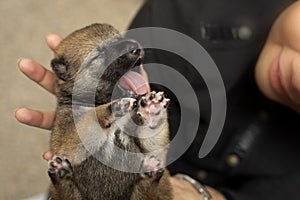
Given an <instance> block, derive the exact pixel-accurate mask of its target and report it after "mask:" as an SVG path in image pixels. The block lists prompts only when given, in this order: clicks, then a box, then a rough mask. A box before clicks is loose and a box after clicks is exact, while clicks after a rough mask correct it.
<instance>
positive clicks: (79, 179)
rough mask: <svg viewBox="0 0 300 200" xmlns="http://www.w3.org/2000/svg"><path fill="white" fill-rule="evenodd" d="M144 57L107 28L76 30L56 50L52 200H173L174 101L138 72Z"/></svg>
mask: <svg viewBox="0 0 300 200" xmlns="http://www.w3.org/2000/svg"><path fill="white" fill-rule="evenodd" d="M143 56H144V51H143V50H142V48H141V47H140V45H139V44H138V43H137V42H136V41H134V40H130V39H126V38H124V37H122V36H121V35H120V34H119V33H118V31H117V30H116V29H114V28H113V27H112V26H110V25H108V24H92V25H90V26H87V27H85V28H82V29H80V30H77V31H75V32H73V33H72V34H70V35H69V36H68V37H66V38H65V39H64V40H63V41H62V42H61V43H60V45H59V46H58V47H57V49H56V50H55V58H54V59H53V60H52V62H51V66H52V69H53V71H54V72H55V74H56V76H57V79H56V94H57V110H56V118H55V122H54V127H53V131H52V134H51V141H50V150H51V151H53V153H54V155H55V156H54V157H53V159H52V160H51V161H50V162H49V170H48V174H49V176H50V179H51V181H52V185H51V197H50V199H52V200H55V199H64V200H68V199H72V200H77V199H78V200H79V199H88V200H90V199H91V200H92V199H97V200H99V199H105V200H118V199H120V200H121V199H122V200H124V199H132V200H138V199H172V192H171V186H170V183H169V181H168V177H169V173H168V171H166V170H164V166H165V164H166V163H165V162H166V153H167V146H168V143H169V128H168V123H167V112H166V108H167V105H168V102H169V99H167V98H165V97H164V95H163V93H162V92H157V93H156V92H149V83H148V82H147V80H146V78H145V77H143V76H142V75H141V74H139V73H138V72H136V71H131V70H132V69H133V68H136V67H139V66H142V64H141V61H142V58H143ZM115 91H119V92H120V93H122V94H126V95H125V96H124V97H122V98H115V96H116V95H115Z"/></svg>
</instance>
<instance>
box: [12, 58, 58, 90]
mask: <svg viewBox="0 0 300 200" xmlns="http://www.w3.org/2000/svg"><path fill="white" fill-rule="evenodd" d="M18 65H19V69H20V71H21V72H23V74H25V75H26V76H27V77H28V78H30V79H31V80H33V81H34V82H36V83H37V84H39V85H40V86H41V87H43V88H45V89H46V90H47V91H49V92H51V93H52V94H55V90H54V82H55V76H54V74H53V72H51V71H49V70H47V69H46V68H45V67H43V66H42V65H40V64H38V63H36V62H34V61H32V60H30V59H26V58H22V59H20V60H19V61H18Z"/></svg>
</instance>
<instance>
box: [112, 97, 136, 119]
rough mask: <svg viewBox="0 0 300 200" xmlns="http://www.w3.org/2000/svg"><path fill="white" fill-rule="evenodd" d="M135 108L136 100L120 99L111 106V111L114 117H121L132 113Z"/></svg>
mask: <svg viewBox="0 0 300 200" xmlns="http://www.w3.org/2000/svg"><path fill="white" fill-rule="evenodd" d="M136 106H137V102H136V99H133V98H122V99H119V100H117V101H115V102H113V103H112V104H111V109H112V112H113V114H114V116H115V117H122V116H124V115H125V114H126V113H128V112H130V111H132V110H133V109H134V108H135V107H136Z"/></svg>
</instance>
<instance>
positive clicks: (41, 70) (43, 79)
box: [15, 34, 62, 130]
mask: <svg viewBox="0 0 300 200" xmlns="http://www.w3.org/2000/svg"><path fill="white" fill-rule="evenodd" d="M61 40H62V38H61V37H59V36H58V35H55V34H49V35H47V37H46V41H47V44H48V46H49V48H50V49H52V50H54V49H55V48H56V47H57V46H58V44H59V43H60V42H61ZM18 66H19V69H20V71H21V72H22V73H24V74H25V75H26V76H27V77H28V78H30V79H31V80H33V81H34V82H36V83H37V84H38V85H40V86H41V87H43V88H44V89H46V90H47V91H48V92H50V93H52V94H55V90H54V79H55V78H54V77H55V76H54V74H53V73H52V72H51V71H49V70H47V69H46V68H45V67H43V66H42V65H40V64H38V63H37V62H35V61H32V60H30V59H25V58H23V59H20V60H19V61H18ZM54 116H55V112H54V111H39V110H32V109H29V108H20V109H18V110H17V111H16V112H15V117H16V119H17V120H18V121H19V122H21V123H23V124H27V125H29V126H34V127H38V128H43V129H48V130H50V129H51V127H52V124H53V121H54Z"/></svg>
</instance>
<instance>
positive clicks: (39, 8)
mask: <svg viewBox="0 0 300 200" xmlns="http://www.w3.org/2000/svg"><path fill="white" fill-rule="evenodd" d="M142 3H143V0H89V1H79V0H64V1H58V0H54V1H34V0H22V1H20V0H10V1H5V0H1V2H0V13H1V17H0V25H1V26H0V27H1V30H0V33H1V34H0V45H1V48H0V54H1V65H0V68H1V73H0V91H1V98H0V200H2V199H3V200H10V199H23V198H26V197H30V196H32V195H35V194H37V193H42V192H46V191H47V188H48V185H49V179H48V177H47V163H46V162H45V161H44V160H43V159H42V157H41V155H42V153H43V152H44V151H46V150H47V149H48V141H49V131H45V130H38V129H36V128H31V127H28V126H25V125H21V124H19V123H18V122H17V121H16V120H15V118H14V111H15V110H16V108H19V107H24V106H27V107H31V108H36V109H44V110H50V109H54V107H55V98H54V97H53V96H51V95H50V94H48V93H47V92H46V91H44V90H43V89H42V88H40V87H38V86H37V85H36V84H34V83H33V82H31V81H29V79H27V78H26V77H25V76H24V75H23V74H22V73H21V72H19V70H18V68H17V64H16V63H17V60H18V59H19V58H20V57H27V58H31V59H34V60H37V61H39V62H40V63H41V64H43V65H45V66H49V62H50V60H51V58H52V52H51V51H50V50H49V49H48V47H47V45H46V43H45V36H46V35H47V34H48V33H58V34H60V35H62V36H66V35H67V34H68V33H70V32H72V31H73V30H75V29H78V28H81V27H83V26H86V25H89V24H91V23H94V22H106V23H110V24H112V25H113V26H115V27H116V28H117V29H119V30H120V31H122V30H126V28H127V26H128V24H129V23H130V21H131V19H132V18H133V17H134V15H135V13H136V12H137V10H138V9H139V7H140V6H141V5H142Z"/></svg>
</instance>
